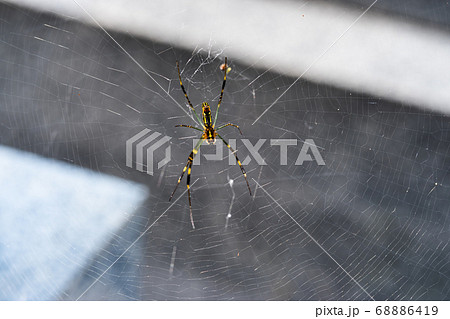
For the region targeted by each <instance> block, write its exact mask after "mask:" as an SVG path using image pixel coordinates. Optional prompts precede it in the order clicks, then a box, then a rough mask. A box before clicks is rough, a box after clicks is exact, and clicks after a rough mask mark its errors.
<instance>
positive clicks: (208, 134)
mask: <svg viewBox="0 0 450 319" xmlns="http://www.w3.org/2000/svg"><path fill="white" fill-rule="evenodd" d="M176 63H177V70H178V78H179V79H180V86H181V90H182V91H183V93H184V96H185V97H186V100H187V102H188V104H189V107H190V108H191V109H192V111H193V112H194V115H195V117H196V119H197V121H198V124H200V126H201V127H202V128H198V127H195V126H191V125H184V124H179V125H176V126H175V127H187V128H191V129H194V130H197V131H200V132H202V136H201V140H199V141H198V143H197V144H196V145H195V147H194V149H193V150H192V152H191V153H190V154H189V157H188V161H187V164H186V166H185V167H184V169H183V171H182V172H181V175H180V177H179V178H178V182H177V185H176V186H175V189H174V190H173V192H172V195H170V198H169V201H170V200H171V199H172V197H173V195H174V194H175V192H176V190H177V188H178V185H180V182H181V179H182V178H183V175H184V173H185V172H186V170H187V171H188V175H187V184H186V185H187V191H188V198H189V212H190V218H191V224H192V228H194V229H195V225H194V219H193V218H192V205H191V191H190V188H189V183H190V180H191V167H192V162H193V161H194V157H195V155H196V154H197V153H198V150H199V149H200V146H201V145H202V143H203V142H204V141H206V143H208V144H214V143H215V142H216V137H219V138H220V139H221V140H222V141H223V143H224V144H225V145H226V146H227V147H228V148H229V149H230V150H231V152H232V153H233V155H234V156H235V157H236V161H237V162H238V164H239V167H240V168H241V171H242V174H243V175H244V178H245V182H246V183H247V188H248V191H249V192H250V195H252V191H251V190H250V185H249V184H248V180H247V173H246V172H245V169H244V167H243V166H242V164H241V162H240V161H239V159H238V157H237V155H236V151H235V150H233V148H232V147H231V146H230V144H228V142H227V141H225V140H224V139H223V137H222V136H220V135H219V133H217V132H218V131H219V130H221V129H223V128H224V127H227V126H234V127H235V128H237V129H238V130H239V133H240V134H241V135H242V132H241V129H240V128H239V126H237V125H236V124H232V123H228V124H224V125H222V126H219V127H218V128H217V129H216V128H215V126H216V121H217V115H218V114H219V108H220V104H221V103H222V98H223V90H224V89H225V83H226V82H227V68H223V70H224V72H223V83H222V91H221V92H220V97H219V103H218V104H217V110H216V115H215V116H214V122H213V121H212V116H211V108H210V107H209V104H208V102H203V103H202V119H201V120H200V117H199V116H198V114H197V112H196V111H195V108H194V106H193V105H192V103H191V101H190V100H189V97H188V95H187V93H186V89H185V88H184V86H183V82H182V81H181V73H180V65H179V63H178V61H176ZM224 64H225V65H226V66H228V64H227V58H226V57H225V63H224Z"/></svg>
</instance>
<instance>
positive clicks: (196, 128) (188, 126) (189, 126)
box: [175, 124, 203, 132]
mask: <svg viewBox="0 0 450 319" xmlns="http://www.w3.org/2000/svg"><path fill="white" fill-rule="evenodd" d="M175 127H187V128H193V129H194V130H197V131H200V132H203V130H202V129H199V128H198V127H195V126H192V125H184V124H180V125H175Z"/></svg>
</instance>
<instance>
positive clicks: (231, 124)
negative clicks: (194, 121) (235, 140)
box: [216, 123, 242, 135]
mask: <svg viewBox="0 0 450 319" xmlns="http://www.w3.org/2000/svg"><path fill="white" fill-rule="evenodd" d="M227 126H234V127H235V128H237V129H238V130H239V133H241V135H242V132H241V129H240V128H239V126H237V125H236V124H233V123H228V124H225V125H222V126H220V127H219V128H218V129H217V130H216V131H218V130H220V129H223V128H224V127H227Z"/></svg>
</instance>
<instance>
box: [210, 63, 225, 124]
mask: <svg viewBox="0 0 450 319" xmlns="http://www.w3.org/2000/svg"><path fill="white" fill-rule="evenodd" d="M227 69H228V64H227V57H225V67H224V68H223V70H224V71H223V83H222V91H220V98H219V103H218V104H217V110H216V116H215V118H214V123H213V126H215V125H216V121H217V115H219V107H220V104H221V103H222V98H223V90H225V83H226V82H227Z"/></svg>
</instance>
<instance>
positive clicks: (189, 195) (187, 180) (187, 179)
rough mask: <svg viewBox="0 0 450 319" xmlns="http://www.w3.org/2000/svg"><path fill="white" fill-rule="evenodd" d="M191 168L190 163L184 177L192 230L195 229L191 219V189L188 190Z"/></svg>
mask: <svg viewBox="0 0 450 319" xmlns="http://www.w3.org/2000/svg"><path fill="white" fill-rule="evenodd" d="M191 167H192V162H191V163H190V164H189V168H188V175H187V177H186V185H187V191H188V198H189V216H190V218H191V224H192V229H195V225H194V218H192V204H191V189H190V184H191Z"/></svg>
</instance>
